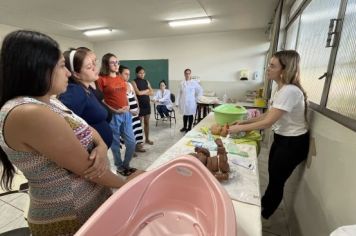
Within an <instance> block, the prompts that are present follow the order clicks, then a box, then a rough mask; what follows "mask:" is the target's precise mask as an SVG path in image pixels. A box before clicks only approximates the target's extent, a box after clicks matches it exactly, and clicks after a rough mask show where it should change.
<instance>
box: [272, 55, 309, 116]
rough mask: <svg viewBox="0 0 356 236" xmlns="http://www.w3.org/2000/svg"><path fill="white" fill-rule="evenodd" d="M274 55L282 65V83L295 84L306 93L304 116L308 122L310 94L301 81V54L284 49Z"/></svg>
mask: <svg viewBox="0 0 356 236" xmlns="http://www.w3.org/2000/svg"><path fill="white" fill-rule="evenodd" d="M273 57H274V58H276V59H278V61H279V63H280V64H281V66H282V69H283V72H282V77H281V79H282V83H283V84H293V85H295V86H297V87H298V88H299V89H300V90H301V91H302V93H303V95H304V118H305V121H306V122H308V120H307V112H308V96H307V93H306V92H305V90H304V88H303V87H302V85H301V83H300V66H299V62H300V56H299V54H298V52H297V51H294V50H284V51H279V52H276V53H274V54H273Z"/></svg>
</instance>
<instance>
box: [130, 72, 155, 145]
mask: <svg viewBox="0 0 356 236" xmlns="http://www.w3.org/2000/svg"><path fill="white" fill-rule="evenodd" d="M132 86H133V88H134V90H135V93H136V96H137V99H138V103H139V106H140V114H139V116H140V119H141V123H143V124H144V128H143V129H144V132H145V137H146V141H145V143H147V144H150V145H153V142H152V141H151V140H150V139H149V121H150V114H151V103H150V97H149V96H152V95H153V90H152V87H151V85H150V82H148V80H146V79H145V69H144V68H143V67H142V66H137V67H136V79H135V80H134V81H133V82H132Z"/></svg>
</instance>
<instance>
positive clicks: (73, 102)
mask: <svg viewBox="0 0 356 236" xmlns="http://www.w3.org/2000/svg"><path fill="white" fill-rule="evenodd" d="M63 56H64V59H65V65H66V67H67V69H68V70H69V71H70V72H71V74H72V75H71V76H70V77H69V84H68V88H67V91H66V92H65V93H63V94H61V95H60V96H59V100H61V102H63V104H64V105H66V106H67V107H68V108H69V109H70V110H72V111H73V112H74V113H75V114H77V115H78V116H80V117H81V118H83V119H84V120H85V121H86V122H87V123H88V124H89V125H90V126H92V127H93V128H94V129H96V131H98V133H99V134H100V136H101V137H102V138H103V140H104V142H105V144H106V145H107V146H108V147H110V145H111V143H112V138H113V135H112V131H111V128H110V125H109V123H108V121H107V120H108V111H107V109H106V108H105V107H104V106H103V104H102V103H101V102H100V101H99V100H98V99H97V97H96V94H95V91H94V88H93V87H92V86H93V85H94V81H96V80H97V79H98V78H99V76H98V74H99V70H98V69H97V67H96V56H95V54H94V52H92V51H90V50H89V49H87V48H78V49H72V50H69V51H66V52H64V53H63Z"/></svg>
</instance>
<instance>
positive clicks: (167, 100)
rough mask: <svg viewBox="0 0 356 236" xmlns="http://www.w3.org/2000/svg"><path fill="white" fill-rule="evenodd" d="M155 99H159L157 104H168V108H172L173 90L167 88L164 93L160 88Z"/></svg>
mask: <svg viewBox="0 0 356 236" xmlns="http://www.w3.org/2000/svg"><path fill="white" fill-rule="evenodd" d="M153 99H154V100H155V101H157V103H158V104H157V105H166V107H167V109H168V110H172V101H171V91H169V90H168V89H165V90H164V91H163V93H162V90H161V89H158V90H157V92H156V94H155V96H154V97H153Z"/></svg>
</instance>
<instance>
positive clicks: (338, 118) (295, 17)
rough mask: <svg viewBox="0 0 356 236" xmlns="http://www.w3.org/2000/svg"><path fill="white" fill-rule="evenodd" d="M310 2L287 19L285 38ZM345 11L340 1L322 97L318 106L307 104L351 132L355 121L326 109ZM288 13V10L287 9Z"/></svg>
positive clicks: (308, 0)
mask: <svg viewBox="0 0 356 236" xmlns="http://www.w3.org/2000/svg"><path fill="white" fill-rule="evenodd" d="M311 2H312V0H304V1H303V2H302V3H301V4H300V5H299V7H298V8H297V10H296V11H295V12H294V14H293V15H291V16H290V17H289V19H288V20H287V22H286V25H285V27H284V30H285V35H286V36H287V31H288V29H289V27H290V26H291V25H292V24H293V22H294V21H295V20H298V18H299V17H300V15H301V14H302V13H303V11H304V9H305V8H306V7H307V6H308V5H309V3H311ZM346 9H347V0H341V2H340V6H339V12H338V19H340V21H339V23H338V24H337V25H336V28H335V29H336V32H337V33H336V35H335V37H336V38H335V40H334V42H335V46H334V47H333V48H332V49H331V53H330V59H329V63H328V67H327V72H326V73H327V74H326V77H325V78H324V79H325V82H324V87H323V90H322V96H321V99H320V105H319V104H316V103H314V102H309V104H310V108H311V109H313V110H315V111H317V112H319V113H321V114H322V115H324V116H326V117H328V118H330V119H332V120H334V121H336V122H338V123H340V124H341V125H343V126H345V127H347V128H350V129H351V130H353V131H356V120H354V119H352V118H350V117H347V116H345V115H342V114H341V113H338V112H335V111H333V110H330V109H328V108H327V101H328V95H329V91H330V86H331V81H332V79H333V71H334V67H335V62H336V57H337V53H338V49H339V43H340V37H341V34H342V27H343V21H344V18H345V12H346ZM288 11H290V9H288ZM287 14H289V12H288V13H287ZM299 24H300V22H299ZM298 35H299V32H298ZM286 38H287V37H284V39H283V40H284V42H283V45H285V43H286ZM297 40H298V38H297ZM315 79H317V78H315Z"/></svg>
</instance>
